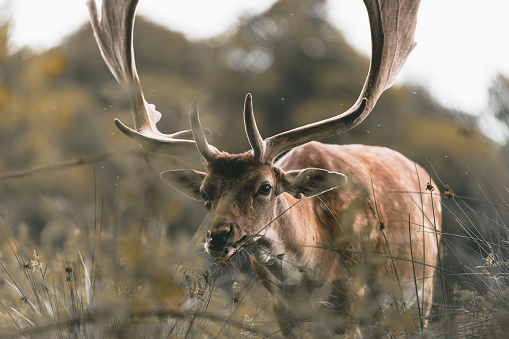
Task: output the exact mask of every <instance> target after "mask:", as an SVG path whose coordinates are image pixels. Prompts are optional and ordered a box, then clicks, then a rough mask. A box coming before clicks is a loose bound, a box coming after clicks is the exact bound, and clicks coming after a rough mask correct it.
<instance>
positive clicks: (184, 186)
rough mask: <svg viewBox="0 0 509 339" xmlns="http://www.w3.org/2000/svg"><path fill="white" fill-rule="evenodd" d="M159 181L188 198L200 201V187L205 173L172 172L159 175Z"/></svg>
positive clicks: (188, 170) (189, 171)
mask: <svg viewBox="0 0 509 339" xmlns="http://www.w3.org/2000/svg"><path fill="white" fill-rule="evenodd" d="M161 179H163V181H165V182H166V183H167V184H169V185H170V186H171V187H173V188H175V189H176V190H177V191H179V192H180V193H183V194H185V195H187V196H188V197H189V198H191V199H194V200H202V195H201V192H200V187H201V184H202V182H203V180H204V179H205V173H203V172H198V171H195V170H190V169H185V170H172V171H166V172H163V173H161Z"/></svg>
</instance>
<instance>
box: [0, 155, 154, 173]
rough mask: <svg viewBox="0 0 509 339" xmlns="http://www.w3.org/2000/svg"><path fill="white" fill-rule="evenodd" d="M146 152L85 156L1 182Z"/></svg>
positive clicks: (32, 169)
mask: <svg viewBox="0 0 509 339" xmlns="http://www.w3.org/2000/svg"><path fill="white" fill-rule="evenodd" d="M143 153H144V152H141V151H127V152H114V153H113V152H110V153H102V154H95V155H90V156H84V157H80V158H78V159H74V160H68V161H63V162H60V163H56V164H50V165H43V166H38V167H34V168H30V169H27V170H19V171H13V172H8V173H3V174H0V180H4V179H13V178H23V177H26V176H28V175H32V174H36V173H45V172H51V171H57V170H61V169H64V168H68V167H74V166H82V165H86V164H91V163H96V162H101V161H105V160H108V159H110V158H112V157H116V156H123V155H131V154H133V155H141V154H143Z"/></svg>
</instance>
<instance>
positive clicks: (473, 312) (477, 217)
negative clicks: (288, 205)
mask: <svg viewBox="0 0 509 339" xmlns="http://www.w3.org/2000/svg"><path fill="white" fill-rule="evenodd" d="M479 168H480V167H479ZM479 172H480V174H479V176H478V177H476V178H475V179H474V180H477V181H478V186H479V196H478V197H475V199H474V198H468V197H461V196H457V195H455V194H454V192H453V191H452V190H451V189H450V188H447V187H446V184H445V183H442V182H440V178H439V176H438V175H437V174H436V173H435V176H436V177H437V178H438V182H439V183H440V185H441V186H442V187H444V189H443V191H444V194H443V195H444V197H446V198H449V199H444V202H443V207H444V214H445V213H446V214H447V215H449V216H450V217H451V218H449V219H448V220H453V221H452V222H453V223H455V226H457V227H456V228H457V229H458V230H459V231H457V232H452V231H448V229H449V230H450V229H454V228H451V227H449V228H447V227H445V229H446V230H445V231H444V232H443V235H442V240H441V249H440V258H439V263H441V264H440V265H439V267H438V269H437V270H436V271H435V274H436V278H435V285H436V287H435V294H436V295H435V303H434V305H433V307H432V310H431V314H430V316H429V317H428V319H424V318H423V316H422V314H421V307H418V309H417V310H411V309H408V308H406V309H405V308H404V307H403V308H401V309H398V310H397V311H395V313H388V314H386V316H385V318H383V319H381V320H379V321H378V322H377V323H372V324H371V326H374V327H376V328H377V329H378V330H379V333H385V334H386V336H387V337H416V338H418V337H426V338H428V337H437V338H440V337H446V336H453V337H455V338H456V337H457V338H470V337H504V335H505V334H506V333H507V331H508V330H509V324H507V321H506V319H509V275H508V274H509V243H508V240H509V237H508V235H509V234H508V232H509V229H508V227H507V224H506V222H507V220H509V219H507V215H508V214H509V204H508V203H507V200H508V193H509V190H508V189H507V188H497V187H495V186H494V185H493V184H492V183H491V182H490V181H489V178H487V177H486V176H485V175H484V174H483V172H482V170H480V171H479ZM435 194H436V193H435ZM473 202H475V203H476V204H475V206H483V208H482V209H478V208H477V209H476V208H473V207H472V203H473ZM417 203H418V202H417ZM95 205H96V206H97V205H98V204H97V202H96V204H95ZM95 214H96V215H95V216H94V224H93V225H86V224H82V225H77V222H76V221H72V222H69V225H68V227H67V228H66V231H65V233H66V234H65V236H64V235H62V234H60V235H59V233H57V235H55V237H57V238H58V237H59V236H60V237H61V239H60V241H59V242H55V237H54V238H53V239H52V241H50V244H44V243H34V242H32V241H29V240H28V239H27V238H26V237H24V236H23V234H22V232H21V231H19V230H18V232H13V230H12V229H11V227H9V222H8V220H6V218H5V217H4V218H3V219H2V225H1V227H0V228H1V229H2V234H1V240H0V270H1V272H2V274H1V281H0V287H1V292H0V328H2V331H1V332H0V338H14V337H23V338H46V337H56V338H78V337H80V338H98V337H101V338H109V337H115V338H116V337H129V338H155V337H179V338H180V337H182V338H207V337H210V338H215V337H224V338H264V337H281V334H280V329H279V326H278V324H277V323H276V322H275V318H274V314H273V311H272V308H271V303H270V298H269V296H268V294H267V292H266V291H265V290H264V289H263V288H262V287H261V286H260V284H259V282H258V281H257V279H256V278H255V276H254V273H253V272H251V270H250V269H249V267H248V264H247V261H246V258H245V256H244V255H242V253H240V254H239V255H237V256H235V257H234V259H233V260H232V261H229V262H222V261H216V262H213V261H211V260H210V259H209V258H208V256H207V255H206V254H205V253H204V251H203V249H202V245H201V242H202V239H203V238H204V230H203V227H199V229H198V231H197V232H196V233H195V234H194V236H187V235H185V234H184V235H178V234H175V233H174V232H173V230H172V229H170V228H168V226H167V225H165V224H164V223H162V222H160V221H159V220H158V218H157V216H155V217H154V218H151V219H150V220H151V221H150V222H149V225H147V226H146V227H140V228H137V227H121V226H120V225H110V224H108V222H106V221H105V220H104V219H105V218H104V217H103V215H105V214H106V212H105V211H104V210H103V208H102V207H101V208H97V209H96V212H95ZM206 222H207V221H206V220H203V223H202V225H204V224H206ZM15 233H16V234H15ZM169 233H171V236H170V234H169ZM55 243H58V246H54V244H55ZM331 250H334V249H333V248H331ZM350 255H352V256H359V255H363V254H362V253H350ZM382 259H384V260H390V261H391V262H392V263H393V262H394V260H399V258H395V257H393V256H392V255H391V254H390V249H389V255H387V256H386V257H384V258H382ZM372 260H378V259H377V258H376V257H373V258H372ZM392 265H394V264H392ZM414 273H415V274H416V275H415V280H416V281H418V280H419V279H422V278H423V277H422V276H421V277H419V275H418V274H417V273H418V271H415V272H414ZM381 287H383V288H385V289H386V291H389V293H393V294H394V295H397V289H398V287H399V289H401V286H400V284H399V283H398V281H397V275H396V280H395V281H381V284H380V285H379V286H373V289H377V288H381ZM360 299H364V300H361V301H362V302H364V305H367V306H369V307H371V308H377V306H376V298H374V299H371V298H369V296H365V297H360ZM316 319H317V317H316V316H314V315H313V314H310V317H309V318H308V319H307V320H306V322H309V324H310V325H313V322H314V321H316ZM349 321H359V318H356V319H352V318H350V319H349ZM426 322H428V325H427V326H424V324H425V323H426ZM306 325H307V324H306ZM311 328H312V326H311ZM310 335H311V336H312V335H313V332H310Z"/></svg>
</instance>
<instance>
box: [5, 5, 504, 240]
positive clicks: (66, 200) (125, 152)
mask: <svg viewBox="0 0 509 339" xmlns="http://www.w3.org/2000/svg"><path fill="white" fill-rule="evenodd" d="M326 10H327V7H326V2H325V1H323V0H307V1H298V2H296V1H288V0H281V1H279V2H277V3H276V4H274V6H273V7H272V8H270V9H269V10H268V11H267V12H265V13H263V14H260V15H257V16H245V17H242V18H240V19H239V22H238V25H237V27H236V28H235V29H234V30H232V31H229V32H227V33H225V34H224V35H222V36H219V37H216V38H213V39H209V40H204V41H198V42H191V41H188V40H186V38H185V37H184V36H183V35H182V34H180V33H177V32H171V31H168V30H166V29H164V28H162V27H159V26H157V25H155V24H153V23H151V22H149V21H147V20H145V19H143V18H138V19H137V22H136V26H135V36H134V41H135V51H136V59H137V65H138V67H137V68H138V71H139V73H140V77H141V81H142V85H143V88H144V91H145V95H146V97H147V100H148V101H149V102H151V103H153V104H155V105H156V107H157V109H158V110H159V111H160V112H162V113H163V118H162V120H161V122H160V124H159V129H160V130H162V131H164V132H174V131H177V130H182V129H188V128H189V119H188V112H189V109H190V104H191V101H192V100H193V99H194V98H198V99H199V103H200V113H201V119H202V123H203V125H204V126H205V127H207V128H208V129H210V130H211V131H212V135H211V136H210V138H209V141H210V142H211V143H212V144H214V145H215V146H217V147H218V148H219V149H221V150H226V151H228V152H243V151H245V150H247V149H249V144H248V142H247V139H246V137H245V132H244V127H243V119H242V108H243V100H244V96H245V95H246V93H248V92H250V93H252V94H253V98H254V107H255V112H256V116H257V119H258V125H259V127H260V131H261V133H262V135H263V136H264V137H267V136H270V135H273V134H275V133H278V132H281V131H284V130H287V129H290V128H294V127H297V126H300V125H303V124H307V123H311V122H314V121H317V120H320V119H324V118H328V117H331V116H333V115H336V114H338V113H340V112H342V111H344V110H346V109H347V108H348V107H350V106H351V105H352V104H353V103H354V101H355V100H356V98H357V96H358V94H359V93H360V90H361V88H362V85H363V82H364V79H365V76H366V74H367V71H368V67H369V60H368V58H367V57H366V56H364V55H362V54H360V53H359V52H357V51H356V50H354V49H353V48H352V47H351V46H349V45H348V44H347V43H346V41H345V39H344V38H343V36H342V35H341V33H340V32H338V31H336V30H335V29H334V28H333V27H331V25H330V24H329V23H328V22H327V21H326V19H325V18H326ZM0 27H1V28H0V154H1V157H0V173H2V177H1V179H0V212H1V213H3V214H4V215H5V216H6V220H7V221H8V222H9V223H10V225H11V227H12V228H14V229H17V230H18V231H19V232H22V231H23V230H24V232H26V233H28V234H29V235H30V238H32V239H34V240H35V241H37V240H39V239H40V238H41V239H46V240H50V241H51V242H52V243H54V244H55V245H58V243H59V242H60V241H61V240H60V239H62V238H63V237H65V235H63V234H62V232H64V231H65V230H66V229H68V228H69V226H70V225H71V224H79V225H86V227H83V228H84V229H85V230H92V229H93V228H94V226H95V225H96V224H97V223H100V224H101V225H102V227H112V228H115V227H147V226H148V225H149V224H151V223H157V224H158V225H163V227H170V229H171V230H172V231H171V233H172V234H174V233H175V232H176V230H178V229H181V230H182V229H186V230H187V232H189V233H191V232H194V231H195V230H196V229H197V228H198V225H199V224H200V223H201V222H202V220H203V219H204V218H205V217H206V213H205V209H203V208H201V205H200V203H199V202H194V201H190V200H188V199H187V198H185V197H184V196H181V195H180V194H179V193H176V192H175V191H174V190H172V189H171V188H169V187H168V186H167V185H165V184H164V183H162V182H161V181H160V180H159V172H161V171H162V170H166V169H171V168H178V167H188V166H193V167H195V168H199V160H198V159H197V158H196V159H194V160H190V159H183V158H178V157H168V156H163V155H157V154H147V153H143V152H140V151H141V149H140V148H139V146H138V145H137V144H136V143H135V142H134V141H132V140H130V139H128V138H127V137H125V136H124V135H122V134H121V133H120V132H119V131H117V130H116V128H115V126H114V124H113V118H114V117H118V118H120V119H121V120H122V121H124V122H126V123H128V124H131V121H132V119H131V117H130V107H129V101H128V99H127V97H126V95H125V93H124V92H123V91H122V89H121V88H120V86H119V85H118V84H117V83H116V82H115V80H114V78H113V76H112V75H111V74H110V72H109V70H108V69H107V68H106V66H105V64H104V62H103V60H102V58H101V56H100V54H99V51H98V48H97V46H96V43H95V41H94V38H93V33H92V30H91V28H90V25H88V24H87V25H85V26H84V27H83V28H82V29H80V30H79V31H77V32H75V33H74V34H72V35H71V36H69V37H68V38H67V39H65V41H63V42H62V44H61V45H60V46H57V47H55V48H53V49H51V50H47V51H43V52H34V51H31V50H29V49H22V50H19V51H15V52H12V51H11V50H10V49H9V34H8V32H9V23H8V22H4V23H2V25H1V26H0ZM508 92H509V81H508V79H506V78H502V77H501V78H500V79H498V80H497V82H495V83H494V87H493V88H492V90H491V97H492V103H493V107H497V109H498V110H496V112H495V115H496V117H497V119H498V121H500V122H501V123H503V124H506V125H509V111H508V107H509V106H508V102H509V101H508ZM478 119H479V118H475V117H472V116H468V115H466V114H464V113H462V112H456V111H451V110H449V109H446V108H444V107H442V106H440V105H439V104H437V103H436V102H435V101H434V100H433V98H431V97H430V96H429V94H428V93H427V92H426V90H425V89H423V88H420V87H415V86H407V85H404V86H397V87H394V88H392V89H390V90H389V91H387V92H386V93H385V94H384V95H383V96H382V97H381V99H380V100H379V102H378V104H377V106H376V107H375V109H374V111H373V112H372V113H371V115H370V116H369V117H368V118H367V119H366V121H365V122H363V123H362V124H361V125H360V126H358V127H357V128H355V129H353V130H352V131H350V132H348V133H344V134H342V135H340V136H336V137H333V138H330V139H327V140H324V142H329V143H339V144H346V143H362V144H370V145H380V146H386V147H390V148H392V149H395V150H397V151H399V152H401V153H403V154H404V155H406V156H407V157H409V158H410V159H412V160H415V161H416V162H417V163H419V164H421V165H422V166H423V167H424V168H429V167H430V165H431V166H432V168H433V169H430V173H431V175H432V177H433V178H434V179H435V181H436V182H437V184H438V185H439V187H436V189H437V190H441V191H443V190H444V185H446V184H447V185H450V187H451V188H452V190H453V191H454V193H455V194H456V197H471V198H472V200H469V201H470V203H471V206H472V209H473V210H476V211H480V212H479V213H484V212H486V213H488V214H489V213H498V212H492V211H491V209H490V208H488V207H486V206H485V203H486V197H485V196H487V195H488V196H489V195H490V193H489V192H491V191H490V190H492V189H493V188H497V189H498V188H499V189H501V190H505V189H504V187H505V185H506V183H507V179H508V171H507V157H505V156H504V150H505V154H507V153H508V151H509V144H506V145H502V146H500V145H498V144H495V143H494V142H492V141H490V139H488V138H487V137H485V136H484V135H483V134H481V133H480V132H479V130H478V128H477V125H478ZM480 119H482V116H481V117H480ZM100 153H108V154H109V155H108V157H107V159H106V160H104V161H102V162H96V163H94V164H88V165H82V166H72V167H68V168H65V169H61V170H55V171H49V172H35V173H32V174H30V175H25V176H21V177H12V176H9V175H8V174H9V173H12V172H15V171H20V170H26V169H30V168H34V167H37V166H44V165H49V164H54V163H59V162H62V161H67V160H70V159H79V158H83V159H86V157H88V156H90V155H94V154H100ZM394 175H397V173H395V174H394ZM483 187H487V188H483ZM444 203H445V204H446V205H448V206H450V208H451V209H452V208H454V203H453V202H452V200H451V201H445V202H444ZM481 211H482V212H481ZM445 216H446V217H445V219H444V229H445V230H446V231H447V232H448V233H454V232H461V227H460V225H459V223H458V221H457V220H456V219H457V218H458V216H454V215H451V213H445ZM64 233H65V232H64Z"/></svg>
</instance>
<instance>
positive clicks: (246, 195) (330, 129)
mask: <svg viewBox="0 0 509 339" xmlns="http://www.w3.org/2000/svg"><path fill="white" fill-rule="evenodd" d="M419 2H420V1H419V0H400V1H379V0H364V4H365V7H366V9H367V13H368V18H369V25H370V29H371V45H372V50H371V61H370V67H369V71H368V75H367V77H366V80H365V83H364V86H363V88H362V90H361V93H360V95H359V98H358V99H357V101H356V102H355V103H354V104H353V106H352V107H351V108H350V109H348V110H347V111H345V112H343V113H340V114H338V115H336V116H333V117H331V118H328V119H325V120H322V121H318V122H314V123H311V124H308V125H304V126H301V127H298V128H294V129H291V130H288V131H285V132H282V133H280V134H276V135H274V136H271V137H268V138H263V137H262V136H261V133H260V131H259V129H258V127H257V124H256V121H255V116H254V113H253V112H254V110H253V98H252V95H251V94H247V95H246V97H245V100H244V109H243V115H244V116H243V118H244V126H245V132H246V135H247V139H248V141H249V144H250V146H251V149H250V150H248V151H246V152H244V153H241V154H229V153H228V152H226V151H220V150H218V149H217V148H216V147H214V146H213V145H211V144H209V143H208V141H207V133H206V132H205V130H204V129H203V128H202V126H201V123H200V119H199V114H198V104H197V101H196V100H195V101H193V103H192V105H191V111H190V125H191V130H185V131H178V132H175V133H173V134H165V133H162V132H160V131H159V130H158V129H157V127H156V124H157V122H158V121H159V119H160V118H161V113H160V112H158V111H157V110H156V109H155V106H154V105H152V104H149V103H148V102H147V101H146V100H145V97H144V94H143V90H142V86H141V83H140V79H139V76H138V72H137V69H136V63H135V56H134V48H133V28H134V20H135V12H136V7H137V4H138V0H104V1H103V4H102V7H101V10H99V8H98V6H97V4H96V2H95V0H88V2H87V4H88V8H89V14H90V20H91V24H92V28H93V31H94V35H95V38H96V41H97V43H98V46H99V49H100V52H101V54H102V57H103V58H104V60H105V62H106V64H107V66H108V68H109V69H110V71H111V73H112V74H113V76H114V77H115V78H116V80H117V82H118V83H119V84H120V85H121V86H122V87H123V89H124V90H125V91H126V92H127V93H128V95H129V98H130V102H131V107H132V115H133V118H134V126H135V127H134V128H131V127H128V126H127V125H125V124H124V123H122V122H121V121H120V120H118V119H115V125H116V127H117V128H118V129H119V130H120V131H122V132H123V133H124V134H125V135H126V136H128V137H129V138H131V139H133V140H135V141H136V142H138V143H139V144H140V145H141V147H142V148H143V149H144V150H146V151H149V152H158V153H163V154H167V155H171V156H189V155H197V153H198V155H199V157H201V159H202V162H203V164H204V171H200V170H194V169H178V170H169V171H165V172H163V173H161V178H162V180H163V181H165V182H166V183H168V184H169V185H170V186H172V187H173V188H175V189H177V190H178V191H180V192H182V193H184V194H185V195H186V196H187V197H189V198H191V199H195V200H200V201H203V203H204V206H205V208H206V210H207V211H208V214H209V226H208V230H207V232H206V236H205V243H204V247H205V250H206V252H207V253H208V254H209V255H210V256H211V257H213V258H217V259H219V260H222V261H229V260H231V259H232V258H234V257H235V256H236V255H237V253H245V254H247V256H248V257H249V260H250V264H251V267H252V269H253V270H254V272H255V273H256V275H257V277H258V278H259V280H260V282H261V284H262V285H263V286H264V287H265V289H266V290H267V291H268V292H269V294H270V295H271V299H272V307H273V310H274V314H275V317H276V318H277V321H278V323H279V325H280V328H281V331H282V333H283V334H284V335H285V336H294V337H298V336H299V333H300V332H299V331H302V327H305V326H306V325H305V324H304V323H308V320H309V319H315V320H316V323H319V324H321V323H325V325H323V327H319V326H318V327H317V328H319V331H321V330H322V329H324V328H325V330H323V331H326V332H323V333H343V334H347V335H348V334H351V335H356V333H357V334H359V333H361V332H360V330H359V328H361V327H362V326H364V328H368V327H369V324H372V321H373V319H375V320H377V321H379V322H381V323H384V321H385V323H387V319H388V318H391V317H392V321H394V314H399V315H404V316H401V317H400V316H398V318H401V319H407V320H408V322H409V323H410V324H411V326H414V327H415V328H418V327H419V326H420V327H421V328H422V327H423V326H426V322H427V317H428V315H429V312H430V308H431V305H432V298H433V281H434V276H435V274H436V266H437V253H438V246H439V241H440V231H441V218H442V211H441V200H440V193H436V192H435V193H434V192H433V188H434V187H436V185H435V183H434V182H433V180H432V178H431V175H430V174H429V173H428V172H427V171H426V170H424V169H423V168H422V167H421V166H419V165H417V164H415V163H414V162H413V161H411V160H409V159H408V158H406V157H404V156H403V155H401V154H400V153H398V152H396V151H394V150H391V149H388V148H384V147H378V146H366V145H332V144H324V143H320V142H318V141H317V140H320V139H324V138H327V137H331V136H334V135H337V134H340V133H344V132H346V131H348V130H350V129H352V128H354V127H356V126H357V125H359V124H360V123H361V122H362V121H363V120H364V119H366V117H367V116H368V115H369V113H370V112H371V111H372V109H373V108H374V106H375V104H376V102H377V100H378V98H379V97H380V95H381V94H382V92H384V91H385V90H386V89H388V88H389V87H391V86H392V84H393V83H394V81H395V79H396V77H397V74H398V73H399V71H400V69H401V68H402V67H403V65H404V64H405V62H406V59H407V57H408V56H409V54H410V52H411V51H412V50H413V49H414V47H415V45H416V43H415V42H414V33H415V28H416V22H417V11H418V7H419ZM388 281H392V282H394V281H397V283H393V284H392V285H391V284H389V283H388ZM388 286H389V287H388ZM394 312H399V313H394ZM406 325H408V324H406ZM406 325H405V326H406ZM310 326H311V325H310ZM320 326H321V325H320ZM387 326H388V325H387ZM402 326H403V325H402ZM331 331H332V332H331ZM364 333H366V332H364ZM378 334H380V333H378Z"/></svg>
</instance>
